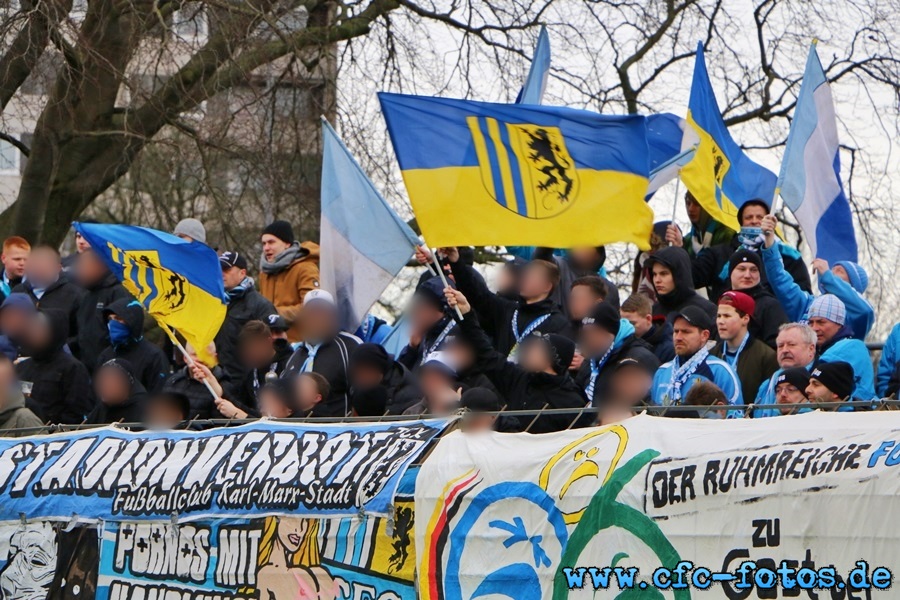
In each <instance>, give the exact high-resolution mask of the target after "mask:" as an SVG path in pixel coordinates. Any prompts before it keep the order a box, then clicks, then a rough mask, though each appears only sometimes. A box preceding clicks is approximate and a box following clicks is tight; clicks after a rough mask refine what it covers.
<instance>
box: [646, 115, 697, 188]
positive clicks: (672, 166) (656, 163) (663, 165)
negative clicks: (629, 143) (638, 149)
mask: <svg viewBox="0 0 900 600" xmlns="http://www.w3.org/2000/svg"><path fill="white" fill-rule="evenodd" d="M685 125H686V123H685V120H684V119H682V118H681V117H679V116H677V115H673V114H672V113H659V114H655V115H647V145H648V146H649V147H650V186H649V187H648V189H647V199H648V200H649V199H650V197H651V196H653V194H655V193H656V191H657V190H658V189H659V188H661V187H662V186H664V185H665V184H667V183H669V182H670V181H672V180H673V179H675V178H676V177H678V173H679V172H680V171H681V167H683V166H684V165H686V164H687V163H688V162H690V161H691V159H693V158H694V152H695V150H694V148H688V149H687V150H683V151H682V149H681V142H682V141H683V140H684V129H685Z"/></svg>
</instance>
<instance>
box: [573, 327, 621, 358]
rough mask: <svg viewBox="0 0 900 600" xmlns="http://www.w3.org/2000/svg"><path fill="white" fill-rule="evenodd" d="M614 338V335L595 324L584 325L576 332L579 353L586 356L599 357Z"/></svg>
mask: <svg viewBox="0 0 900 600" xmlns="http://www.w3.org/2000/svg"><path fill="white" fill-rule="evenodd" d="M615 340H616V336H614V335H613V334H612V333H610V332H609V331H606V330H605V329H603V328H602V327H597V326H596V325H585V326H584V327H582V328H581V331H580V332H579V333H578V343H579V346H580V348H581V353H582V354H584V355H585V357H587V358H600V357H601V356H603V355H604V354H605V353H606V351H607V350H609V349H610V348H611V347H612V345H613V342H614V341H615Z"/></svg>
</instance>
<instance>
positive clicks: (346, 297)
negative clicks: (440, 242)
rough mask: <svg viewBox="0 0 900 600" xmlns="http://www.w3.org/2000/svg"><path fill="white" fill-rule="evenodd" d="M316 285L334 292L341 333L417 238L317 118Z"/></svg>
mask: <svg viewBox="0 0 900 600" xmlns="http://www.w3.org/2000/svg"><path fill="white" fill-rule="evenodd" d="M322 144H323V151H322V226H321V233H320V238H319V245H320V246H321V250H322V258H321V259H320V263H319V272H320V279H321V283H322V288H323V289H325V290H328V291H330V292H332V293H333V294H334V297H335V300H336V301H337V305H338V309H339V311H340V317H341V327H342V328H343V329H344V330H345V331H355V330H356V328H357V327H358V326H359V324H360V322H361V321H362V319H363V317H365V315H366V313H367V312H368V310H369V309H370V308H371V307H372V305H373V304H374V303H375V301H376V300H378V298H379V296H381V293H382V292H383V291H384V289H385V288H386V287H387V286H388V284H390V282H391V281H392V280H393V279H394V277H396V276H397V273H399V272H400V269H402V268H403V266H404V265H406V263H407V262H408V261H409V259H410V257H411V256H412V254H413V252H414V250H415V247H416V246H417V245H419V244H420V243H421V242H420V240H419V238H418V236H416V234H415V232H414V231H413V230H412V229H411V228H410V227H409V225H407V224H406V223H405V222H404V221H403V220H402V219H401V218H400V217H399V216H398V215H397V213H395V212H394V210H393V209H392V208H391V207H390V205H389V204H388V203H387V201H386V200H385V199H384V198H382V196H381V194H379V193H378V190H376V189H375V186H374V184H373V183H372V182H371V181H370V180H369V178H368V177H367V176H366V174H365V172H363V170H362V168H361V167H360V166H359V164H358V163H357V162H356V160H355V159H354V158H353V155H351V154H350V151H349V150H347V147H346V146H344V143H343V142H342V141H341V139H340V138H339V137H338V135H337V133H336V132H335V131H334V129H332V128H331V125H329V124H328V122H327V121H325V120H324V119H323V120H322Z"/></svg>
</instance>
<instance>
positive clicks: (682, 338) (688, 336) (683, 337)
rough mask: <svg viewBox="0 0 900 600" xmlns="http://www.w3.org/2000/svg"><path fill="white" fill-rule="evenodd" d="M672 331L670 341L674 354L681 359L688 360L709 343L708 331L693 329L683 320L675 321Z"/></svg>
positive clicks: (692, 326)
mask: <svg viewBox="0 0 900 600" xmlns="http://www.w3.org/2000/svg"><path fill="white" fill-rule="evenodd" d="M674 329H675V332H674V333H673V334H672V341H673V343H674V344H675V354H677V355H678V356H679V357H681V358H690V357H691V356H693V355H695V354H697V352H699V351H700V349H701V348H703V346H705V345H706V342H708V341H709V332H708V331H706V330H705V329H700V328H699V327H695V326H694V325H691V324H690V323H688V322H687V321H685V320H684V319H681V318H678V319H675V326H674Z"/></svg>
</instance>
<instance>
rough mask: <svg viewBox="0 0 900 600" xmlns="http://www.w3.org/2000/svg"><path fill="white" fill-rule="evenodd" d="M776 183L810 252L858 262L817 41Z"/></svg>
mask: <svg viewBox="0 0 900 600" xmlns="http://www.w3.org/2000/svg"><path fill="white" fill-rule="evenodd" d="M777 188H778V189H779V190H780V192H781V197H782V198H784V202H785V204H786V205H787V207H788V208H790V209H791V212H792V213H794V216H795V217H797V221H799V223H800V226H801V227H802V228H803V231H804V233H805V234H806V241H807V242H808V243H809V246H810V248H811V249H812V252H813V256H815V257H816V258H823V259H825V260H827V261H828V262H829V264H834V263H835V262H837V261H840V260H849V261H853V262H856V260H857V246H856V235H855V233H854V231H853V215H852V214H851V212H850V203H849V202H848V201H847V196H846V195H845V194H844V187H843V186H842V185H841V160H840V148H839V146H838V135H837V120H836V119H835V113H834V100H833V99H832V97H831V86H829V85H828V79H827V78H826V77H825V71H824V70H823V69H822V63H821V62H819V55H818V54H817V53H816V44H815V42H813V44H812V46H811V47H810V49H809V58H807V60H806V71H805V72H804V73H803V83H802V84H801V86H800V95H799V96H798V97H797V106H796V107H795V108H794V120H793V122H792V123H791V131H790V133H789V134H788V140H787V147H786V148H785V151H784V159H783V160H782V162H781V173H780V174H779V175H778V185H777Z"/></svg>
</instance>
